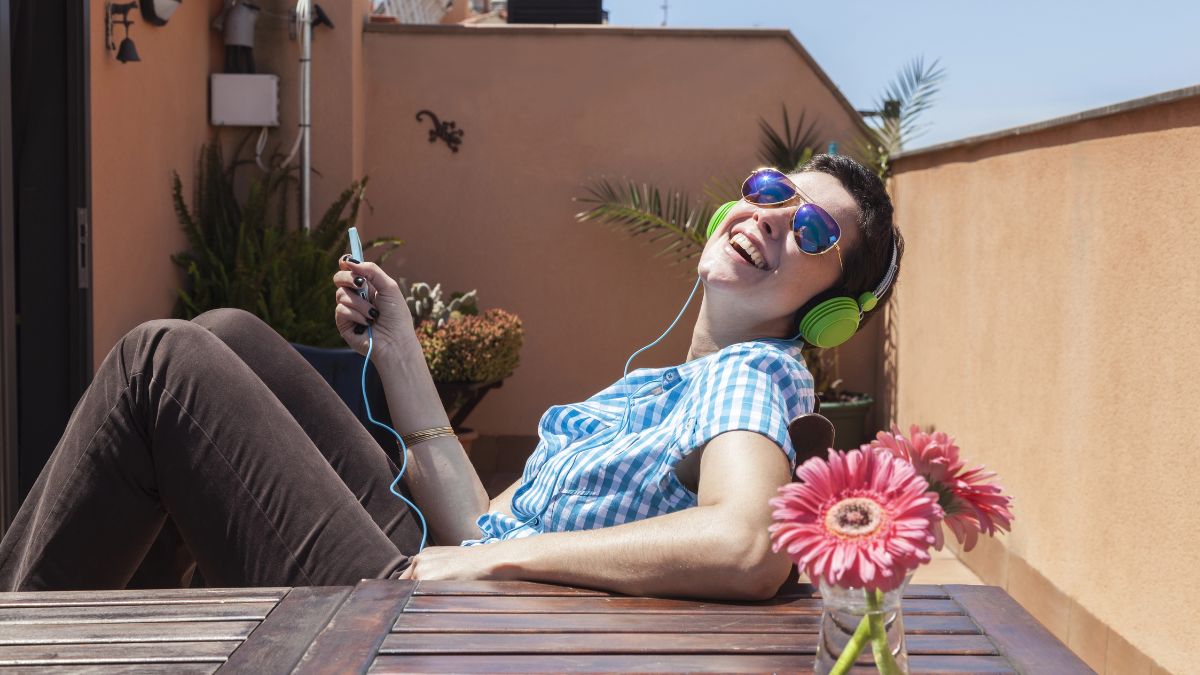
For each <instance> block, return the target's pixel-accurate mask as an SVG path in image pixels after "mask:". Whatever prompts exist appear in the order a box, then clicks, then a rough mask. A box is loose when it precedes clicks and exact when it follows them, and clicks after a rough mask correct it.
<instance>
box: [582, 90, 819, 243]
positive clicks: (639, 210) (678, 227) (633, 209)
mask: <svg viewBox="0 0 1200 675" xmlns="http://www.w3.org/2000/svg"><path fill="white" fill-rule="evenodd" d="M804 121H805V115H804V113H803V112H801V113H800V117H799V118H798V119H797V120H796V125H795V126H794V127H793V126H792V123H791V119H790V117H789V115H788V109H787V106H783V129H782V131H779V130H776V129H775V127H773V126H771V124H770V122H767V121H766V120H764V119H761V118H760V119H759V121H758V122H759V130H760V131H761V133H762V137H761V139H760V140H761V146H760V148H759V154H758V156H759V159H760V160H762V162H764V163H765V164H767V165H768V166H773V167H776V168H779V169H781V170H784V171H788V172H790V171H792V170H794V169H795V168H797V167H799V166H800V165H801V164H803V163H805V162H807V161H808V160H809V159H810V158H811V157H812V156H813V153H814V152H815V150H814V148H815V147H816V146H817V144H818V142H819V140H818V139H819V132H818V130H817V125H816V123H815V122H811V123H809V124H808V125H805V123H804ZM584 189H585V190H586V191H587V195H586V196H583V197H578V198H577V199H576V201H579V202H582V203H585V204H591V205H592V206H591V207H590V208H588V209H587V210H586V211H581V212H580V213H577V214H575V218H576V219H577V220H580V221H585V220H598V221H601V222H605V223H609V224H612V225H615V226H617V227H618V228H623V229H625V230H626V231H627V232H628V233H629V235H630V236H633V237H639V236H646V237H648V241H650V242H658V241H662V240H666V245H665V246H664V247H663V248H662V249H661V250H660V251H658V253H656V254H654V257H656V258H658V257H670V258H672V264H677V263H680V262H684V261H686V260H689V259H691V258H694V257H696V256H698V255H700V252H701V251H702V250H703V249H704V244H705V242H706V241H708V232H707V228H708V221H709V220H710V219H711V218H712V215H713V213H715V212H716V210H717V208H718V207H719V206H720V205H721V204H723V203H724V202H727V201H729V200H731V199H737V198H738V197H739V196H740V184H739V183H736V182H734V181H732V180H718V179H714V180H712V181H710V182H709V184H708V185H707V186H705V188H704V191H703V196H702V197H701V198H700V199H697V200H693V199H691V198H690V197H689V196H688V194H687V193H685V192H681V191H676V190H662V189H660V188H658V187H655V186H653V185H649V184H647V183H636V182H634V181H628V182H625V183H621V184H614V183H612V182H611V181H609V180H608V179H605V178H599V179H596V180H594V181H592V182H591V183H590V184H588V185H585V186H584Z"/></svg>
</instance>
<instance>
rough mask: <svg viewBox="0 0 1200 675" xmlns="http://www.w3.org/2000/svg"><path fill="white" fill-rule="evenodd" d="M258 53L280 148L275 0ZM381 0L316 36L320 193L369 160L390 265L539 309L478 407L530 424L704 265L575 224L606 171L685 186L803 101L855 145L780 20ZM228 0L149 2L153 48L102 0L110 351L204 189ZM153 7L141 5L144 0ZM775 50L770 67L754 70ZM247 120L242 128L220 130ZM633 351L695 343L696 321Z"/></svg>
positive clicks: (363, 171)
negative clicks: (721, 21) (517, 11)
mask: <svg viewBox="0 0 1200 675" xmlns="http://www.w3.org/2000/svg"><path fill="white" fill-rule="evenodd" d="M260 4H261V5H262V6H263V9H264V15H263V17H262V18H261V19H260V21H259V24H258V35H257V40H258V46H257V49H256V52H255V57H256V61H257V63H258V66H259V70H260V72H271V73H276V74H278V75H280V77H281V88H280V101H281V121H282V124H281V126H280V127H279V128H278V129H276V130H274V131H272V132H271V134H270V148H271V149H272V150H274V149H276V148H277V149H280V150H281V151H282V150H286V149H287V148H288V147H289V146H290V143H291V141H292V139H293V138H294V137H295V136H294V134H295V123H296V120H297V112H296V103H295V101H296V95H297V88H298V77H297V63H296V61H297V57H298V55H299V47H298V43H297V42H295V41H292V40H289V39H288V31H287V24H286V22H284V21H282V20H280V19H278V18H274V17H272V16H271V15H272V14H274V15H283V14H286V12H287V11H288V10H289V9H290V7H291V3H290V2H288V0H264V2H262V3H260ZM369 4H370V3H369V0H353V1H352V2H341V3H333V4H330V5H329V6H328V7H326V9H327V10H328V11H329V13H330V17H331V19H332V20H333V21H334V23H335V25H336V27H335V28H334V29H333V30H329V29H325V28H318V29H317V31H316V35H315V37H314V42H313V168H314V169H315V170H316V171H317V172H319V174H318V175H316V176H314V178H313V214H314V216H313V217H314V219H315V218H317V217H319V215H320V214H321V213H322V212H323V210H324V209H325V207H326V206H328V204H329V203H330V202H331V201H332V200H333V199H334V197H335V196H336V195H337V194H338V193H340V192H341V190H343V189H344V188H345V187H347V186H348V185H349V184H350V182H351V181H353V180H355V179H357V178H361V177H363V176H364V175H368V176H369V177H370V186H369V189H368V199H369V201H370V205H371V209H369V210H368V212H367V213H366V214H365V215H364V216H363V222H362V227H363V230H364V232H365V233H366V235H367V236H368V237H378V236H385V235H396V236H400V237H403V238H405V239H406V240H408V241H409V244H408V246H407V247H406V248H405V249H403V251H402V252H401V253H400V254H399V255H398V256H397V257H396V258H394V262H391V263H389V268H390V269H391V270H392V271H393V273H395V274H397V275H400V276H406V277H407V278H409V279H410V280H430V281H440V282H442V283H443V284H444V285H446V286H447V287H448V288H452V289H469V288H478V289H479V291H480V294H481V297H482V300H483V304H484V305H485V306H491V307H504V308H507V309H510V310H512V311H514V312H516V313H518V314H519V315H520V316H521V317H522V318H523V319H524V320H525V324H526V329H527V343H526V347H525V350H524V352H523V358H522V366H521V368H520V369H519V370H518V372H517V374H516V376H514V377H513V378H512V379H511V380H510V381H508V382H507V383H506V385H505V387H504V388H503V389H502V390H500V391H498V392H494V393H492V394H490V395H489V397H488V398H487V399H486V400H485V401H484V403H483V404H482V405H481V406H480V407H479V408H478V410H477V411H476V412H475V413H474V415H473V417H472V419H471V422H470V423H471V424H472V425H473V426H475V427H476V428H478V429H479V430H480V431H481V432H483V433H485V434H529V433H532V432H533V431H534V429H535V425H536V422H537V419H538V417H539V416H540V414H541V412H542V411H543V410H545V408H546V407H547V406H549V405H550V404H552V403H556V402H563V401H568V400H578V399H580V398H582V397H586V396H588V395H589V394H591V393H593V392H595V391H596V390H598V389H599V388H600V387H602V386H604V385H606V384H608V383H610V382H611V381H613V380H615V379H616V378H617V377H619V375H620V372H621V367H622V365H623V364H624V361H625V358H626V356H627V355H628V354H629V353H630V352H632V351H633V350H634V349H635V348H637V347H639V346H641V345H643V344H645V343H647V342H649V341H651V340H652V339H653V338H655V337H657V335H658V334H659V333H660V332H661V331H662V330H663V328H664V327H665V326H666V324H667V323H668V322H669V320H670V319H671V318H672V317H673V316H674V315H675V313H676V312H677V311H678V308H679V306H680V305H681V304H682V302H683V300H684V298H685V297H686V295H687V293H688V291H689V290H690V288H691V285H692V280H693V279H694V277H693V276H692V271H691V270H692V269H693V267H694V264H689V265H686V266H680V267H673V268H672V267H667V266H666V265H664V264H663V262H662V261H661V260H657V259H653V258H652V254H653V253H654V252H655V251H656V249H655V248H653V247H649V246H646V245H644V244H642V243H640V242H633V241H629V240H628V239H627V238H626V237H625V236H624V234H623V233H619V232H614V231H610V230H609V228H608V227H607V226H604V225H601V224H597V223H582V224H581V223H577V222H575V220H574V217H573V216H574V214H575V213H576V212H577V211H579V210H580V209H581V208H582V206H581V205H579V204H577V203H574V202H573V201H572V198H573V197H576V196H579V195H581V194H582V192H583V190H582V188H581V185H582V184H583V183H584V182H586V181H587V180H588V179H589V178H591V177H595V176H602V175H603V176H608V177H610V178H613V179H621V178H623V177H628V178H633V179H637V180H639V181H649V182H653V183H657V184H660V185H662V186H664V187H669V186H679V187H685V188H688V189H689V191H690V192H691V193H692V194H694V195H699V194H700V193H701V191H702V189H703V187H704V186H705V185H706V184H707V183H708V182H709V181H710V180H711V179H713V178H725V179H729V180H734V181H736V180H740V178H742V177H743V176H744V175H745V174H746V172H747V171H748V170H749V169H751V168H753V167H755V166H757V165H758V164H759V161H758V160H757V156H756V155H757V146H758V134H759V132H758V119H759V117H760V116H762V117H766V118H767V119H770V120H772V121H774V122H776V123H778V120H779V110H780V105H781V104H782V103H786V104H787V105H788V107H789V108H790V109H791V110H792V111H793V113H796V112H799V111H800V110H802V109H803V110H806V111H808V114H809V118H810V119H812V118H813V117H814V116H815V117H816V118H819V119H820V120H822V129H823V131H824V135H825V137H826V138H827V139H829V140H838V141H840V142H841V143H842V145H843V147H847V146H849V145H850V141H851V139H852V136H853V133H854V131H855V129H856V128H857V126H856V125H857V124H859V122H858V121H857V120H856V119H855V118H854V116H853V115H852V114H851V113H850V111H849V106H848V104H846V103H845V102H844V101H843V100H842V99H841V98H840V95H838V94H836V92H835V91H834V90H832V89H831V87H830V84H829V83H828V81H827V80H825V79H823V77H824V76H823V75H821V74H819V72H818V71H817V70H816V69H815V67H814V65H813V64H812V63H811V60H810V59H809V58H808V56H807V55H806V54H804V53H803V51H802V49H801V48H800V47H799V45H798V44H796V43H795V41H794V39H793V38H791V36H790V35H789V34H788V33H786V32H785V31H778V30H743V31H689V30H629V29H613V28H599V27H597V28H586V27H575V28H565V27H564V28H546V27H509V26H496V27H473V28H462V27H457V26H435V27H410V28H399V27H392V28H384V29H381V30H374V29H372V30H369V31H367V32H365V33H364V30H363V17H364V16H365V14H366V11H367V7H368V6H369ZM219 5H220V3H219V2H218V0H211V1H210V2H202V3H199V4H197V3H187V4H186V5H184V6H182V7H181V9H180V10H179V12H178V13H177V14H176V16H175V17H174V18H173V19H172V21H171V23H170V24H169V25H168V26H166V27H163V28H156V27H151V26H147V25H145V24H144V23H142V22H141V21H140V20H139V21H138V23H137V24H136V25H135V26H134V27H133V37H134V39H135V41H136V42H137V44H138V48H139V50H140V52H141V54H142V57H143V59H144V60H143V62H142V63H137V64H128V65H124V66H122V65H120V64H117V63H116V62H115V61H113V60H112V59H111V58H109V57H106V56H105V55H104V54H103V53H102V48H101V46H100V45H102V43H103V40H102V37H103V36H102V30H103V5H102V3H99V2H94V14H93V17H94V20H93V45H94V47H93V50H94V53H93V66H92V67H93V86H92V99H93V101H92V110H93V120H94V127H93V155H94V164H93V181H94V183H93V192H94V195H95V196H94V202H95V208H94V210H95V215H94V221H95V236H96V246H95V258H94V270H95V309H96V312H95V313H96V322H95V343H94V353H95V355H96V360H97V363H99V361H100V359H102V358H103V356H104V355H105V354H106V353H107V351H108V350H109V349H110V348H111V346H112V344H113V343H114V342H115V341H116V339H118V338H119V337H120V336H121V335H122V334H123V333H124V332H125V331H127V330H129V329H130V328H132V327H133V326H135V325H137V324H138V323H140V322H142V321H145V320H147V319H152V318H156V317H162V316H167V315H169V313H170V311H171V308H172V306H173V303H174V297H175V295H174V293H175V288H176V287H177V285H178V279H179V278H178V275H177V273H176V271H175V269H174V267H173V265H172V264H171V262H170V260H169V256H170V254H171V253H174V252H176V251H178V250H180V249H181V248H182V247H183V246H184V245H185V242H184V239H183V236H182V232H181V231H180V228H179V226H178V223H177V222H176V219H175V215H174V213H173V210H172V206H171V201H170V190H169V186H170V183H169V177H170V171H171V170H177V171H179V173H180V175H181V177H182V179H183V181H184V185H185V193H186V194H187V196H188V198H189V200H190V197H191V186H192V180H193V164H194V160H195V157H196V154H197V151H198V149H199V147H200V145H201V144H202V143H203V142H204V141H206V140H207V139H209V138H210V137H211V135H212V133H213V130H212V129H211V128H210V127H209V126H208V125H207V88H208V85H207V77H208V74H209V72H211V71H212V70H214V69H217V68H219V65H220V44H219V35H218V34H217V33H215V32H213V31H212V30H210V29H209V27H208V22H209V20H210V19H211V17H212V16H213V15H214V14H215V13H216V10H217V9H218V7H219ZM135 16H136V14H135ZM756 63H771V64H773V66H772V73H773V75H772V77H773V78H775V80H774V82H773V85H772V87H770V88H764V87H761V86H756V85H755V83H754V82H751V81H748V79H747V78H746V77H745V76H744V74H745V73H746V72H748V71H749V70H750V69H751V67H752V64H756ZM424 108H428V109H430V110H432V111H434V112H435V113H436V114H438V115H439V116H441V117H443V118H444V119H452V120H455V121H456V122H457V123H458V124H459V126H460V127H461V128H462V129H465V131H466V135H465V137H464V143H463V145H462V148H461V151H460V152H459V153H457V154H452V153H451V152H450V151H449V149H448V148H447V147H446V146H445V145H444V144H441V143H438V144H430V143H428V142H427V130H428V128H429V126H428V123H425V122H422V123H418V122H417V121H416V120H415V114H416V112H417V111H418V110H421V109H424ZM248 133H253V130H244V129H226V130H222V137H223V139H224V141H225V145H226V147H230V146H232V144H233V142H234V141H236V140H238V139H240V138H242V137H243V136H244V135H246V134H248ZM694 316H695V312H694V310H693V311H692V312H691V313H690V315H689V317H688V320H687V321H684V322H681V325H680V328H678V329H677V330H676V332H675V333H674V334H673V335H672V336H671V337H670V338H669V339H668V340H667V341H666V343H665V344H664V345H663V346H661V347H659V348H658V349H656V350H654V351H653V352H650V353H647V354H646V355H644V357H643V358H642V359H641V360H639V362H638V363H637V364H636V365H639V366H644V365H661V364H666V363H672V362H678V361H679V360H681V359H682V358H684V355H685V353H686V345H687V342H688V337H689V331H690V319H691V317H694ZM878 341H879V331H878V326H875V327H873V328H871V329H869V330H867V331H864V334H863V335H862V336H860V337H859V338H857V339H856V340H855V342H854V343H852V344H850V345H848V346H847V347H846V348H845V349H844V350H843V352H844V356H843V358H842V372H843V375H844V376H845V379H846V381H847V384H848V386H850V387H852V388H857V389H860V390H864V391H869V392H876V391H877V389H878V388H877V387H876V381H877V376H876V371H877V369H878V367H879V358H878V349H877V348H876V344H877V343H878Z"/></svg>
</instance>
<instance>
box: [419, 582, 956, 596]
mask: <svg viewBox="0 0 1200 675" xmlns="http://www.w3.org/2000/svg"><path fill="white" fill-rule="evenodd" d="M420 595H502V596H506V597H517V596H534V597H547V596H576V597H578V596H590V597H622V596H619V595H617V594H614V593H608V592H605V591H597V590H594V589H591V588H576V587H573V586H553V585H550V584H539V583H535V582H530V581H458V580H452V581H421V582H418V583H417V589H416V590H415V591H413V596H420ZM777 597H780V598H796V597H812V598H819V597H820V594H819V593H818V592H817V591H816V589H815V588H814V587H813V586H811V585H809V584H798V585H793V586H788V587H785V588H783V589H781V590H780V592H779V595H778V596H777ZM948 597H950V596H949V595H948V594H947V593H946V589H944V588H942V587H941V586H939V585H933V584H914V585H911V586H909V587H908V588H906V589H905V591H904V598H905V599H906V600H907V599H917V598H923V599H938V598H941V599H945V598H948Z"/></svg>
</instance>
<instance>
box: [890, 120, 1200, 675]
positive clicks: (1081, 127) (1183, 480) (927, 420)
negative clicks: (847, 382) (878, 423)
mask: <svg viewBox="0 0 1200 675" xmlns="http://www.w3.org/2000/svg"><path fill="white" fill-rule="evenodd" d="M1197 166H1200V98H1196V97H1191V98H1186V99H1183V100H1179V101H1175V102H1171V103H1168V104H1163V105H1154V106H1149V107H1142V108H1139V109H1135V110H1132V111H1128V112H1125V113H1122V114H1117V115H1107V116H1102V117H1098V118H1096V119H1091V120H1087V121H1083V122H1077V123H1071V124H1065V125H1059V126H1055V127H1051V128H1049V129H1045V130H1042V131H1038V132H1035V133H1029V134H1023V135H1019V136H1016V137H1010V138H1002V139H998V140H992V141H988V142H984V143H972V144H967V145H966V146H962V147H956V148H950V149H946V150H944V151H940V152H934V153H924V154H918V155H915V156H911V157H909V158H902V159H901V160H900V161H898V162H897V164H896V171H897V174H896V177H895V181H894V190H895V194H896V198H897V213H898V217H899V219H900V221H901V224H902V227H903V228H904V232H905V236H906V238H907V242H908V249H907V253H906V256H905V265H906V268H907V269H906V278H905V283H904V284H903V285H902V286H901V287H900V288H899V292H898V296H897V298H896V299H897V302H898V305H897V307H896V313H895V319H896V324H897V340H898V344H897V347H898V351H897V355H896V356H897V359H896V361H897V375H898V380H897V390H898V401H897V405H898V412H899V414H898V417H899V419H900V420H901V421H902V422H904V423H908V422H918V423H921V424H927V425H933V426H935V427H937V428H938V429H941V430H944V431H947V432H950V433H951V434H954V435H956V436H957V437H958V439H959V441H960V445H961V446H962V447H963V449H964V452H965V453H966V456H967V457H968V458H969V459H970V460H971V461H972V462H975V463H983V464H986V465H987V466H988V467H989V468H990V469H994V470H996V471H998V472H999V473H1000V475H1001V476H1002V478H1003V481H1002V482H1003V485H1004V486H1005V487H1006V488H1007V489H1008V491H1009V492H1011V493H1012V494H1013V495H1014V496H1015V499H1016V505H1015V513H1016V517H1017V520H1016V522H1015V530H1014V532H1013V533H1012V534H1011V535H1010V536H1008V537H1005V538H1004V540H1003V542H1002V545H999V546H981V548H980V549H979V550H978V551H976V552H974V553H972V554H968V555H967V556H966V560H967V562H968V564H971V566H972V567H974V568H975V569H976V570H977V571H978V572H979V573H980V575H981V576H982V577H983V578H984V580H985V581H987V582H989V583H995V584H1000V585H1004V586H1007V587H1008V589H1009V591H1010V593H1011V594H1012V595H1014V597H1016V599H1017V600H1018V601H1020V602H1021V603H1022V604H1024V605H1025V606H1026V607H1028V608H1029V609H1030V610H1031V611H1032V612H1033V613H1034V614H1035V615H1037V616H1038V618H1039V619H1040V620H1041V621H1042V622H1043V623H1045V624H1046V625H1047V626H1048V627H1049V628H1050V629H1051V630H1053V631H1054V632H1055V633H1056V634H1058V635H1059V637H1060V638H1062V639H1064V640H1065V641H1068V643H1069V644H1070V646H1071V647H1072V648H1074V649H1075V650H1076V651H1077V652H1079V653H1080V654H1081V655H1082V656H1084V658H1085V659H1087V660H1088V661H1089V663H1091V664H1093V667H1095V665H1096V664H1097V663H1099V664H1102V665H1101V667H1100V668H1098V670H1099V671H1100V672H1104V670H1105V667H1104V665H1103V664H1105V663H1107V668H1108V672H1120V673H1125V672H1148V671H1143V670H1141V667H1143V666H1144V667H1146V668H1150V667H1151V666H1150V665H1149V660H1148V659H1146V656H1145V655H1149V656H1150V657H1152V659H1154V660H1157V661H1158V662H1159V664H1160V665H1161V666H1165V667H1166V668H1168V669H1170V670H1171V671H1173V672H1180V673H1182V672H1190V671H1191V670H1192V668H1193V664H1192V659H1191V654H1193V653H1195V652H1196V650H1197V649H1200V638H1198V637H1197V635H1198V633H1197V632H1196V631H1195V630H1194V625H1193V624H1194V620H1195V617H1196V616H1197V613H1196V608H1197V606H1198V605H1200V591H1197V589H1196V585H1195V584H1194V583H1193V582H1192V575H1193V574H1194V572H1195V563H1196V561H1197V560H1200V541H1198V540H1197V538H1196V537H1195V536H1194V533H1195V532H1196V531H1197V530H1198V529H1200V508H1198V507H1197V506H1196V488H1195V484H1196V474H1197V471H1200V454H1198V453H1197V451H1196V449H1195V446H1196V441H1197V431H1196V425H1195V418H1196V409H1197V407H1198V406H1200V338H1198V337H1197V333H1196V331H1195V330H1194V321H1195V318H1194V313H1195V312H1194V309H1190V308H1191V307H1192V305H1191V301H1190V298H1191V297H1192V295H1194V293H1195V291H1196V289H1197V288H1198V287H1200V266H1198V265H1197V264H1196V260H1195V253H1196V251H1197V250H1200V215H1198V214H1200V191H1198V190H1197V189H1196V186H1197V182H1196V179H1197V173H1196V167H1197ZM1189 317H1192V318H1189ZM1139 651H1140V652H1141V653H1142V655H1140V656H1139V655H1136V654H1134V652H1139ZM1114 654H1117V656H1114ZM1130 654H1133V655H1130ZM1126 658H1127V659H1131V660H1120V661H1119V663H1121V664H1126V665H1128V664H1131V663H1137V664H1138V666H1137V668H1138V669H1137V670H1133V669H1127V668H1125V667H1123V666H1120V665H1116V664H1117V663H1118V662H1117V661H1114V659H1126ZM1105 659H1107V661H1105ZM1138 659H1140V660H1138ZM1132 667H1133V666H1129V668H1132Z"/></svg>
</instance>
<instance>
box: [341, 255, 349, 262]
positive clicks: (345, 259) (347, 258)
mask: <svg viewBox="0 0 1200 675" xmlns="http://www.w3.org/2000/svg"><path fill="white" fill-rule="evenodd" d="M349 259H350V254H349V253H347V254H345V255H343V256H342V262H346V261H347V260H349Z"/></svg>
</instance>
